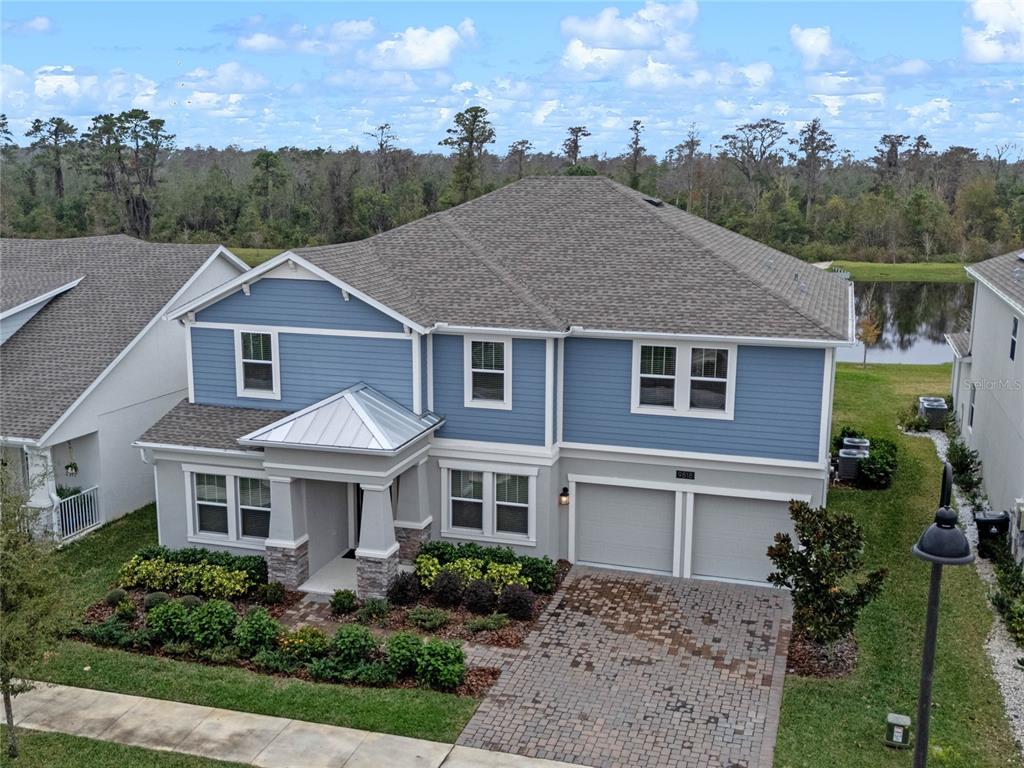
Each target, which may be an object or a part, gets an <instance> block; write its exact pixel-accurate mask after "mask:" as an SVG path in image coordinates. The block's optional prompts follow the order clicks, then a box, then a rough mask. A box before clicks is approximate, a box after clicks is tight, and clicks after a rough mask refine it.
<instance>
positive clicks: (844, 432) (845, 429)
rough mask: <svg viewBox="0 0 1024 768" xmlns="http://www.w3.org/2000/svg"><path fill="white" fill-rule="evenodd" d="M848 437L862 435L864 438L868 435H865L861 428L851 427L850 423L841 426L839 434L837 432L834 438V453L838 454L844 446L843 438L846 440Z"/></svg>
mask: <svg viewBox="0 0 1024 768" xmlns="http://www.w3.org/2000/svg"><path fill="white" fill-rule="evenodd" d="M848 437H861V438H863V437H867V435H865V434H864V433H863V432H861V431H860V430H859V429H856V428H855V427H851V426H850V425H849V424H844V425H843V426H842V427H841V428H840V430H839V434H837V435H836V436H835V437H833V438H832V453H834V454H838V453H839V450H840V449H841V448H842V447H843V440H845V439H846V438H848Z"/></svg>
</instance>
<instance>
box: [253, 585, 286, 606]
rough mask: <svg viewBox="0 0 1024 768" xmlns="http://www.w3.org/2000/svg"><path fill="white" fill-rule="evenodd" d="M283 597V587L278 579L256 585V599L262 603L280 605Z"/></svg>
mask: <svg viewBox="0 0 1024 768" xmlns="http://www.w3.org/2000/svg"><path fill="white" fill-rule="evenodd" d="M284 598H285V588H284V584H282V583H281V582H280V581H271V582H268V583H267V584H260V585H259V586H258V587H256V600H257V601H259V602H261V603H263V604H264V605H280V604H281V603H283V602H284Z"/></svg>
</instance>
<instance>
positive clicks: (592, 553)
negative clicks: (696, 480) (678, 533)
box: [576, 483, 676, 574]
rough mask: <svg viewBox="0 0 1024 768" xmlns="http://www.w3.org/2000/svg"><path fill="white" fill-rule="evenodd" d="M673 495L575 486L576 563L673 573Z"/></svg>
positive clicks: (585, 484) (606, 486) (586, 485)
mask: <svg viewBox="0 0 1024 768" xmlns="http://www.w3.org/2000/svg"><path fill="white" fill-rule="evenodd" d="M675 496H676V495H675V493H673V492H671V491H652V490H648V489H646V488H624V487H621V486H616V485H596V484H591V483H580V484H577V485H576V562H578V563H592V564H594V565H608V566H615V567H620V568H639V569H642V570H645V571H657V572H660V573H668V574H671V573H672V545H673V541H674V537H675Z"/></svg>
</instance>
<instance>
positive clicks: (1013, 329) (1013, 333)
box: [1010, 317, 1020, 360]
mask: <svg viewBox="0 0 1024 768" xmlns="http://www.w3.org/2000/svg"><path fill="white" fill-rule="evenodd" d="M1019 331H1020V318H1017V317H1015V318H1013V324H1012V325H1011V326H1010V359H1011V360H1016V359H1017V333H1018V332H1019Z"/></svg>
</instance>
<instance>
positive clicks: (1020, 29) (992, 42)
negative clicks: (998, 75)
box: [961, 0, 1024, 64]
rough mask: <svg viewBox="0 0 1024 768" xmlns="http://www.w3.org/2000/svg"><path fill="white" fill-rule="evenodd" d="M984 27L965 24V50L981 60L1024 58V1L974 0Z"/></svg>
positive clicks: (974, 11) (973, 6)
mask: <svg viewBox="0 0 1024 768" xmlns="http://www.w3.org/2000/svg"><path fill="white" fill-rule="evenodd" d="M970 5H971V15H972V16H973V17H974V20H975V21H976V22H979V23H980V24H981V26H980V27H977V26H975V27H963V28H962V29H961V35H962V38H963V45H964V53H965V54H966V56H967V58H968V59H969V60H970V61H976V62H979V63H981V64H993V63H998V62H1016V61H1024V2H1021V0H971V4H970Z"/></svg>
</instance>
